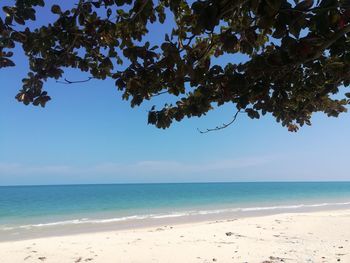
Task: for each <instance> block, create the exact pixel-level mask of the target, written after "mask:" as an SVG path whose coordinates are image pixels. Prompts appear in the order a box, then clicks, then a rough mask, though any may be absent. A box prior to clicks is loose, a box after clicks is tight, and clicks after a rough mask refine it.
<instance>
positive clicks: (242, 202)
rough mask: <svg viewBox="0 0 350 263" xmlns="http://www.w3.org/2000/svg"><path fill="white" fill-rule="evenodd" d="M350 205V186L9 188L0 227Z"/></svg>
mask: <svg viewBox="0 0 350 263" xmlns="http://www.w3.org/2000/svg"><path fill="white" fill-rule="evenodd" d="M349 204H350V182H322V183H321V182H308V183H305V182H300V183H294V182H293V183H277V182H274V183H271V182H268V183H186V184H114V185H64V186H10V187H0V228H1V226H7V227H8V226H13V225H17V226H18V225H28V224H46V223H53V222H55V223H57V222H62V221H68V222H69V221H72V222H75V223H76V222H78V221H79V220H81V221H89V220H92V221H91V222H95V221H96V222H98V220H100V221H101V222H102V221H103V220H105V221H106V222H108V220H116V221H118V220H124V219H126V218H140V219H142V218H149V217H155V218H157V217H159V218H161V217H166V216H181V215H187V214H196V213H198V214H205V213H209V214H210V213H220V211H241V212H242V211H252V210H254V209H255V210H259V209H261V210H269V209H275V208H276V207H279V208H288V209H293V208H298V207H314V206H315V207H316V206H320V207H322V206H324V207H327V206H332V205H336V206H342V205H349ZM74 220H75V221H74ZM77 220H78V221H77Z"/></svg>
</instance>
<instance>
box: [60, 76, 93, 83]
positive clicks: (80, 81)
mask: <svg viewBox="0 0 350 263" xmlns="http://www.w3.org/2000/svg"><path fill="white" fill-rule="evenodd" d="M92 79H93V77H89V78H88V79H85V80H68V79H64V81H59V80H56V83H60V84H75V83H83V82H88V81H90V80H92Z"/></svg>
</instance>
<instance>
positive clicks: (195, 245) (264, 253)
mask: <svg viewBox="0 0 350 263" xmlns="http://www.w3.org/2000/svg"><path fill="white" fill-rule="evenodd" d="M0 262H3V263H17V262H28V263H30V262H45V263H51V262H52V263H56V262H57V263H66V262H72V263H77V262H93V263H97V262H100V263H108V262H123V263H124V262H134V263H137V262H140V263H141V262H142V263H145V262H249V263H250V262H258V263H261V262H264V263H268V262H350V210H337V211H325V212H310V213H288V214H277V215H269V216H256V217H249V218H240V219H232V220H223V221H214V222H201V223H189V224H181V225H167V226H159V227H153V228H143V229H134V230H118V231H108V232H97V233H85V234H76V235H67V236H56V237H45V238H37V239H30V240H21V241H7V242H1V243H0Z"/></svg>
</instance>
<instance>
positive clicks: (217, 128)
mask: <svg viewBox="0 0 350 263" xmlns="http://www.w3.org/2000/svg"><path fill="white" fill-rule="evenodd" d="M240 112H241V110H238V111H237V112H236V113H235V115H234V116H233V119H232V120H231V121H230V122H229V123H223V124H222V125H221V126H217V127H215V128H212V129H206V130H205V131H202V130H200V129H198V128H197V130H198V131H199V132H200V133H202V134H203V133H208V132H212V131H218V130H222V129H225V128H227V127H228V126H230V125H231V124H232V123H234V122H235V121H236V119H237V116H238V113H240Z"/></svg>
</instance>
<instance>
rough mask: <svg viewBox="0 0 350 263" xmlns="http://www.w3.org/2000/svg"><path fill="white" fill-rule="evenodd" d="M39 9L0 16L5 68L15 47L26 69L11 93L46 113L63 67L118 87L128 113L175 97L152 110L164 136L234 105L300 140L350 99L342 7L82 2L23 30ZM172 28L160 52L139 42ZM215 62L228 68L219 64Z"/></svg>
mask: <svg viewBox="0 0 350 263" xmlns="http://www.w3.org/2000/svg"><path fill="white" fill-rule="evenodd" d="M58 2H59V1H58ZM44 5H45V1H44V0H16V1H15V0H14V1H13V5H12V6H3V7H2V10H3V13H2V14H1V17H0V68H5V67H11V66H15V63H14V61H13V60H12V59H11V57H12V56H13V52H14V48H15V46H16V45H17V46H20V47H22V49H23V50H24V53H25V55H26V57H27V58H28V61H29V68H30V72H29V73H28V75H27V76H26V77H25V78H24V79H23V86H22V89H21V90H20V91H19V93H18V94H17V96H16V99H17V100H18V101H20V102H23V103H24V104H26V105H28V104H33V105H41V106H45V104H46V102H47V101H49V100H50V97H49V96H48V94H47V92H46V91H44V88H43V84H44V82H45V81H47V79H50V78H53V79H56V80H58V79H60V78H62V77H63V74H64V70H65V69H66V68H76V69H79V70H81V71H83V72H88V73H89V74H90V75H91V78H94V79H102V80H103V79H106V78H111V79H113V80H115V85H116V87H117V88H118V89H119V90H121V91H122V92H123V99H126V100H130V103H131V106H132V107H134V106H137V105H140V104H141V103H142V102H143V101H144V100H150V99H152V98H153V97H154V96H158V95H161V94H163V93H167V94H170V95H172V96H174V98H175V102H174V103H172V104H164V107H161V108H157V107H153V108H152V109H150V111H149V115H148V122H149V123H150V124H155V125H156V126H157V127H158V128H167V127H169V126H170V124H171V123H172V122H173V121H174V120H176V121H181V120H182V119H183V118H184V117H193V116H198V117H199V116H202V115H204V114H206V113H207V112H208V111H210V110H212V109H213V108H215V107H216V106H221V105H223V104H226V103H232V108H233V109H234V110H235V112H236V111H237V112H245V113H247V115H248V116H249V117H250V118H253V119H254V118H260V116H261V115H265V114H267V113H270V114H272V115H273V116H274V117H275V118H276V120H277V121H278V122H281V124H282V125H283V126H286V127H288V129H289V130H290V131H296V130H297V129H298V127H299V126H303V125H304V124H307V125H310V118H311V115H312V113H314V112H318V111H321V112H324V113H326V114H327V115H328V116H338V115H339V114H340V113H341V112H345V111H346V106H347V104H349V99H348V98H349V97H350V93H345V95H343V94H344V93H343V92H342V93H340V92H339V89H340V88H341V87H343V86H344V87H347V86H349V84H350V2H349V1H347V0H317V1H315V2H314V1H313V0H303V1H297V0H296V1H295V2H292V1H287V0H235V1H233V0H200V1H184V0H157V1H153V0H134V1H132V0H80V1H76V3H75V4H74V6H73V7H72V9H69V10H64V9H63V8H62V7H61V6H60V5H58V4H57V5H53V6H52V7H51V12H52V13H53V15H54V17H55V20H54V21H53V22H52V23H47V24H43V25H40V26H38V27H32V26H27V25H28V22H29V20H36V19H37V17H36V13H37V11H38V9H40V8H41V7H43V6H44ZM169 20H171V21H172V23H170V24H172V25H173V28H172V29H171V30H170V33H169V34H166V35H164V36H163V35H159V38H160V39H161V40H162V41H161V42H162V43H161V45H159V46H156V45H154V43H149V42H146V41H144V38H145V36H147V34H157V32H152V31H149V29H150V25H151V24H152V23H161V24H163V23H164V26H169V23H168V22H167V21H169ZM235 54H246V55H247V57H248V59H247V61H246V62H242V61H236V60H237V59H235V56H234V55H235ZM220 57H229V58H230V61H231V62H230V63H227V64H224V65H222V64H220V63H215V61H218V60H217V59H215V58H220ZM66 82H67V83H69V82H70V81H68V80H66ZM336 94H338V95H337V96H335V95H336ZM233 115H234V118H236V116H237V114H233Z"/></svg>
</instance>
